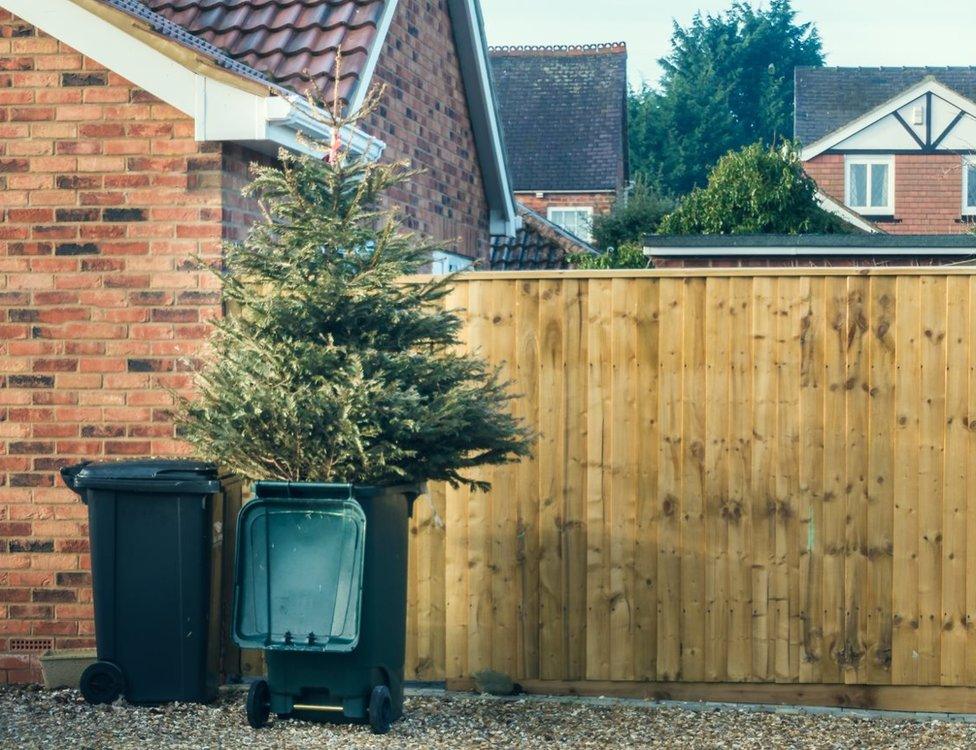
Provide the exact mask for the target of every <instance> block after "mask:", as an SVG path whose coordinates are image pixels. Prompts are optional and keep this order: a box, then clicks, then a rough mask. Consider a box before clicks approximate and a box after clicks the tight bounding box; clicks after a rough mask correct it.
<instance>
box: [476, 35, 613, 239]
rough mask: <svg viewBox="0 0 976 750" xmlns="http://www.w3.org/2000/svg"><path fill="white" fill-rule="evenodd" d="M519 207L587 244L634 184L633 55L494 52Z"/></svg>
mask: <svg viewBox="0 0 976 750" xmlns="http://www.w3.org/2000/svg"><path fill="white" fill-rule="evenodd" d="M491 66H492V72H493V74H494V80H495V91H496V95H497V97H498V106H499V110H500V112H501V118H502V130H503V132H504V137H505V147H506V149H507V150H508V156H509V162H510V163H511V165H512V181H513V187H514V189H515V195H516V198H517V200H518V201H519V202H520V203H521V204H523V205H525V206H526V207H527V208H528V209H530V210H532V211H534V212H536V213H538V214H541V215H542V216H544V217H546V218H547V219H548V220H549V221H552V222H554V223H555V224H558V225H559V226H561V227H562V228H563V229H566V230H568V231H570V232H572V233H573V234H575V235H577V236H579V237H580V238H581V239H583V240H585V241H589V239H590V224H591V222H592V219H593V216H595V215H597V214H601V213H606V212H607V211H609V210H610V208H611V207H612V206H613V202H614V200H615V199H616V198H617V197H618V196H620V195H623V193H624V191H625V190H626V188H627V184H628V181H629V166H628V145H627V144H628V141H627V47H626V45H624V44H622V43H621V44H591V45H582V46H573V47H493V48H492V49H491Z"/></svg>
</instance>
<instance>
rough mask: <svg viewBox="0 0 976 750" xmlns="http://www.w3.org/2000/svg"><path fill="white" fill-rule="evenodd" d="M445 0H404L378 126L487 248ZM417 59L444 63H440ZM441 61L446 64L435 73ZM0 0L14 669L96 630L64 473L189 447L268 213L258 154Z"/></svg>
mask: <svg viewBox="0 0 976 750" xmlns="http://www.w3.org/2000/svg"><path fill="white" fill-rule="evenodd" d="M449 24H450V19H449V18H448V15H447V10H446V7H445V5H444V3H443V1H442V0H441V1H438V2H433V1H431V2H419V1H418V0H404V1H402V2H401V3H400V10H399V11H398V14H397V18H396V20H395V21H394V24H393V27H392V29H391V33H390V38H389V40H388V43H387V46H386V51H385V54H384V57H383V58H382V62H381V64H380V66H379V68H378V70H377V77H378V78H379V79H381V80H384V81H386V82H388V83H389V84H390V85H391V90H390V92H389V93H388V95H387V97H386V100H385V101H384V104H383V109H382V110H381V111H380V112H379V113H377V115H376V116H375V117H374V121H373V122H372V123H370V124H369V125H368V129H369V130H370V131H371V132H373V133H375V134H376V135H377V136H379V137H381V138H383V139H384V140H386V141H387V143H388V146H389V148H388V151H387V155H388V156H389V157H392V158H408V159H410V160H411V161H413V163H414V164H415V165H418V166H424V167H427V170H428V171H427V172H426V174H424V175H423V176H422V177H420V178H419V179H417V180H414V181H413V182H412V183H411V184H410V185H408V186H406V187H405V188H403V189H402V190H401V191H399V193H397V194H395V195H392V196H391V199H392V200H393V201H394V202H397V203H399V204H400V205H401V206H402V208H403V212H404V214H405V218H406V223H407V225H408V226H409V227H410V228H412V229H414V230H417V231H420V232H422V233H425V234H427V235H430V236H433V237H436V238H439V239H442V240H445V241H447V242H449V243H451V244H452V245H453V244H454V243H455V242H456V243H457V244H456V248H455V249H456V250H457V251H458V252H461V253H464V254H467V255H469V256H486V255H487V253H488V225H487V213H488V212H487V205H486V201H485V197H484V188H483V184H482V179H481V174H480V168H479V166H478V160H477V154H476V151H475V147H474V143H473V138H472V134H471V125H470V120H469V117H468V113H467V106H466V103H465V99H464V93H463V88H462V84H461V77H460V72H459V69H458V64H457V60H456V56H455V54H454V46H453V40H452V36H451V30H450V25H449ZM418 71H428V72H427V73H425V74H421V73H419V72H418ZM429 71H434V72H433V73H430V72H429ZM193 135H194V126H193V122H192V121H191V120H190V119H189V118H188V117H186V116H185V115H183V114H182V113H180V112H178V111H176V110H174V109H173V108H171V107H169V106H167V105H165V104H163V103H161V102H159V101H158V100H156V99H155V98H154V97H152V96H151V95H149V94H147V93H146V92H144V91H142V90H140V89H138V88H136V87H134V86H133V85H132V84H130V83H129V82H127V81H125V80H124V79H122V78H120V77H119V76H118V75H116V74H114V73H112V72H110V71H107V70H105V69H104V68H102V67H101V66H99V65H98V64H96V63H95V62H93V61H92V60H89V59H87V58H85V57H83V56H81V55H79V54H78V53H76V52H75V51H74V50H72V49H71V48H69V47H67V46H66V45H63V44H61V43H59V42H58V41H57V40H54V39H52V38H50V37H47V36H45V35H44V34H42V33H40V32H37V31H36V30H35V29H33V28H32V27H30V26H28V25H27V24H25V23H23V22H21V21H19V20H18V19H16V18H14V17H12V16H10V14H8V13H7V12H6V11H0V219H2V221H0V683H2V682H8V681H9V682H22V681H30V680H37V679H38V678H39V673H38V661H37V659H36V655H37V653H36V652H31V651H26V650H25V649H28V650H29V649H33V648H41V649H42V648H45V647H47V646H49V645H50V646H53V647H54V648H57V649H66V648H75V647H87V646H90V645H92V644H93V635H94V628H93V622H92V609H91V588H90V585H91V581H90V575H89V572H88V571H89V569H90V559H89V555H88V541H87V539H88V529H87V524H86V520H87V511H86V509H85V507H84V506H83V505H82V504H81V503H80V502H79V501H78V500H77V498H76V496H75V495H74V494H73V493H71V492H70V491H69V490H67V489H65V488H64V487H63V486H62V484H61V481H60V479H59V477H58V473H57V472H58V469H59V468H60V467H62V466H64V465H68V464H73V463H76V462H78V461H80V460H92V459H104V458H109V459H114V458H125V457H128V456H147V455H156V456H159V455H179V454H182V453H185V452H186V446H185V445H183V444H182V443H180V442H179V441H178V440H176V437H175V434H174V430H173V426H172V424H171V420H170V413H169V410H170V408H171V406H172V399H171V396H170V394H169V391H170V390H175V391H177V392H182V391H186V390H187V389H188V388H189V387H190V385H191V379H192V371H193V369H194V368H195V366H196V362H197V358H198V357H199V356H200V354H201V350H202V348H203V346H204V341H205V338H206V336H207V335H208V333H209V330H210V326H209V323H208V321H209V320H211V319H212V318H213V317H214V316H216V315H219V314H220V312H221V305H220V299H219V294H218V291H217V284H216V283H215V279H214V277H213V276H212V275H211V274H209V273H207V272H204V271H201V270H200V269H199V268H197V267H196V265H195V263H194V261H193V260H192V258H193V257H195V256H199V257H203V258H204V259H207V260H210V261H214V262H216V261H217V260H218V259H219V257H220V246H221V242H222V240H225V239H226V240H239V239H241V238H243V236H244V233H245V231H246V227H247V226H248V225H249V224H250V222H251V221H252V220H253V218H254V217H255V215H256V209H257V207H256V205H255V204H254V203H253V201H249V200H246V199H244V198H242V197H241V195H240V190H241V188H242V187H243V186H244V185H245V184H246V183H247V182H248V181H249V174H248V166H249V164H250V163H251V162H252V161H255V160H257V161H264V162H265V163H268V162H269V161H270V160H269V158H268V157H266V156H263V155H260V154H257V153H255V152H252V151H249V150H247V149H244V148H241V147H238V146H233V145H223V146H222V145H220V144H201V143H197V142H196V141H195V140H194V137H193Z"/></svg>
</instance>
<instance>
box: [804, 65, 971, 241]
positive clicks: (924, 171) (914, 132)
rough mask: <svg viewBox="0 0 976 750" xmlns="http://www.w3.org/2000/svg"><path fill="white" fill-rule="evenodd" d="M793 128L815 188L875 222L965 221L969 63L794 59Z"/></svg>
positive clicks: (947, 227) (911, 225) (951, 230)
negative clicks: (848, 64)
mask: <svg viewBox="0 0 976 750" xmlns="http://www.w3.org/2000/svg"><path fill="white" fill-rule="evenodd" d="M795 131H796V136H797V138H798V139H799V140H800V141H801V143H802V146H803V150H802V158H803V161H804V163H805V168H806V171H807V173H808V174H810V176H811V177H813V178H814V179H815V180H816V181H817V183H818V185H819V186H820V189H821V190H822V191H823V192H824V193H825V194H826V195H827V196H829V197H830V198H832V199H834V200H835V201H837V202H838V203H840V204H843V205H844V206H846V207H848V208H849V209H851V210H853V211H856V212H857V213H858V214H860V215H861V216H862V217H863V218H864V219H866V220H869V221H871V222H873V223H874V224H875V225H877V226H878V227H880V228H881V230H882V231H884V232H887V233H890V234H909V235H912V234H958V233H962V232H967V231H969V230H970V229H971V228H972V226H971V225H972V222H973V220H974V218H976V68H803V67H801V68H797V70H796V110H795ZM825 207H827V208H828V210H829V207H828V206H825Z"/></svg>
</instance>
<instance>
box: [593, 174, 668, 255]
mask: <svg viewBox="0 0 976 750" xmlns="http://www.w3.org/2000/svg"><path fill="white" fill-rule="evenodd" d="M674 206H675V202H674V200H673V199H672V198H669V197H668V196H666V195H664V194H663V193H662V192H661V191H660V189H659V188H658V187H657V186H656V185H654V184H653V183H652V182H651V181H650V180H649V179H647V178H646V177H644V176H643V175H638V177H637V179H636V180H634V184H633V187H631V189H630V192H629V195H626V196H620V197H619V198H617V201H616V202H615V203H614V206H613V210H612V211H611V212H610V213H608V214H602V215H600V216H597V217H596V218H594V219H593V244H594V245H595V246H596V247H597V248H599V249H600V250H607V249H608V248H619V247H621V246H623V245H626V244H633V243H638V244H639V243H642V242H643V241H644V237H646V236H647V235H649V234H653V233H654V232H656V231H657V228H658V225H659V224H660V223H661V219H663V218H664V216H665V215H666V214H667V213H668V212H669V211H672V210H673V209H674Z"/></svg>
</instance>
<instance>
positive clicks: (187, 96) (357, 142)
mask: <svg viewBox="0 0 976 750" xmlns="http://www.w3.org/2000/svg"><path fill="white" fill-rule="evenodd" d="M0 8H3V9H5V10H8V11H10V12H11V13H13V14H14V15H15V16H17V17H19V18H22V19H23V20H24V21H26V22H27V23H29V24H31V25H32V26H36V27H37V28H39V29H41V30H42V31H44V32H45V33H46V34H49V35H50V36H52V37H54V38H55V39H60V40H61V41H63V42H64V43H65V44H67V45H69V46H71V47H72V48H74V49H76V50H77V51H78V52H80V53H81V54H83V55H85V56H86V57H90V58H91V59H93V60H95V61H96V62H98V63H100V64H101V65H104V66H105V67H106V68H108V69H109V70H111V71H113V72H115V73H117V74H118V75H120V76H122V77H123V78H125V79H126V80H128V81H131V82H132V83H133V84H135V85H136V86H138V87H139V88H142V89H145V90H146V91H148V92H149V93H150V94H152V95H153V96H156V97H158V98H159V99H160V100H162V101H164V102H166V103H167V104H169V105H170V106H172V107H175V108H176V109H178V110H179V111H180V112H183V113H184V114H186V115H187V116H188V117H191V118H193V121H194V123H195V137H196V139H197V140H198V141H239V142H244V143H255V142H262V141H263V142H265V143H270V144H274V145H277V146H282V147H284V148H287V149H290V150H293V151H297V152H300V153H315V151H314V149H309V148H308V146H307V145H305V144H303V143H302V142H301V140H300V138H299V137H298V133H299V132H302V133H304V134H305V135H307V136H309V137H310V138H312V139H313V140H323V141H326V142H328V141H330V140H331V136H332V129H331V128H329V127H327V126H326V125H324V124H323V123H321V122H319V121H318V120H315V119H314V118H313V117H312V116H311V115H309V114H308V111H307V110H308V104H307V102H305V101H304V100H302V99H301V97H298V96H295V97H289V98H285V97H284V96H270V93H271V91H270V88H269V96H262V95H259V94H256V93H254V92H253V83H254V82H253V81H248V88H251V89H252V90H246V89H245V88H238V87H236V86H232V85H231V84H229V83H226V82H224V81H221V80H217V79H215V78H210V77H208V76H206V75H203V74H201V73H198V72H196V71H193V70H190V69H189V68H187V67H186V66H184V65H181V64H180V63H178V62H176V61H175V60H173V59H171V58H170V57H168V56H166V55H165V54H164V53H163V52H160V51H159V50H157V49H154V48H153V47H151V46H149V45H148V44H145V43H144V42H142V41H141V40H139V39H137V38H136V37H135V36H132V35H131V34H127V33H126V32H125V31H123V30H122V29H120V28H118V27H117V26H115V25H113V24H111V23H109V22H108V21H106V20H104V19H103V18H100V17H99V16H97V15H95V14H94V13H92V12H91V11H89V10H87V9H85V8H83V7H81V6H79V5H76V4H75V3H73V2H71V0H44V2H37V0H0ZM269 87H270V84H269ZM342 137H343V140H344V142H345V144H346V145H347V146H348V147H349V148H350V149H351V150H352V151H354V152H356V153H361V154H364V155H366V156H368V157H370V158H374V159H376V158H379V156H380V154H382V152H383V149H384V148H385V144H384V143H383V142H382V141H379V140H377V139H375V138H370V137H369V136H368V135H366V134H365V133H363V132H362V131H360V130H358V129H352V128H347V129H345V130H344V131H343V135H342Z"/></svg>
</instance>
